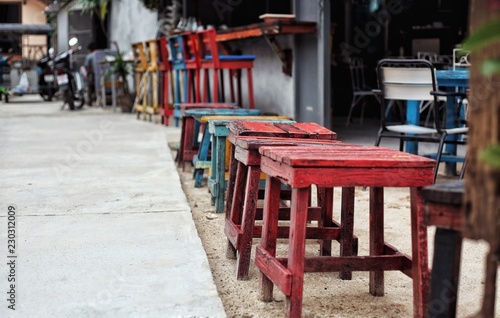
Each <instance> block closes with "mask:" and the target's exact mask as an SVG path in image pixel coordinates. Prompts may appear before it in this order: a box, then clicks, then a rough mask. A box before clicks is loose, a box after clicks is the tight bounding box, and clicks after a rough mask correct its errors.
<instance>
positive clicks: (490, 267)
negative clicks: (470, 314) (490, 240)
mask: <svg viewBox="0 0 500 318" xmlns="http://www.w3.org/2000/svg"><path fill="white" fill-rule="evenodd" d="M497 269H498V261H497V256H496V255H495V252H494V247H493V246H492V245H490V252H489V253H488V255H487V256H486V276H485V283H484V296H483V306H482V308H481V314H482V317H493V316H494V315H495V293H496V282H497Z"/></svg>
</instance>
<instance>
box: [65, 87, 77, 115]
mask: <svg viewBox="0 0 500 318" xmlns="http://www.w3.org/2000/svg"><path fill="white" fill-rule="evenodd" d="M65 100H66V103H68V106H69V109H70V110H75V98H74V96H73V94H72V93H71V89H67V90H66V98H65Z"/></svg>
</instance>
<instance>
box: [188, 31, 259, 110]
mask: <svg viewBox="0 0 500 318" xmlns="http://www.w3.org/2000/svg"><path fill="white" fill-rule="evenodd" d="M215 37H216V31H215V29H208V30H203V31H199V32H198V33H197V40H198V43H199V45H198V46H197V47H198V51H197V53H198V60H199V61H200V62H201V69H202V70H204V71H205V72H204V83H203V87H204V89H203V90H204V91H203V101H204V102H208V101H209V100H210V98H209V94H211V101H212V102H225V97H224V95H225V93H224V82H223V81H224V74H223V71H224V70H229V74H230V78H229V84H230V85H229V87H230V93H231V102H233V103H235V102H236V103H237V104H238V105H240V106H241V107H243V106H244V104H243V99H242V89H241V70H244V69H246V71H247V83H248V101H249V102H248V107H249V108H251V109H253V108H255V101H254V95H253V79H252V68H253V61H254V60H255V56H254V55H219V51H218V47H217V42H216V39H215ZM210 70H212V78H213V80H212V83H211V84H212V92H211V93H209V71H210ZM233 73H236V74H237V77H236V79H237V88H238V92H237V93H238V98H237V99H236V98H235V94H234V84H233V81H232V79H231V75H232V74H233ZM219 76H220V81H219ZM219 89H220V91H219Z"/></svg>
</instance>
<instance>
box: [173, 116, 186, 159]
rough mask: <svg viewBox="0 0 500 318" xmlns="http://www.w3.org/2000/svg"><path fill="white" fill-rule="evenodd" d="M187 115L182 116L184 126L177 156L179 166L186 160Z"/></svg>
mask: <svg viewBox="0 0 500 318" xmlns="http://www.w3.org/2000/svg"><path fill="white" fill-rule="evenodd" d="M186 129H187V127H186V117H182V127H181V141H180V142H179V150H177V156H176V157H175V159H176V161H177V167H180V166H181V164H183V162H184V151H185V149H186V148H185V145H184V143H185V141H186Z"/></svg>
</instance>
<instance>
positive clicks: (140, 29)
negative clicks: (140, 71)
mask: <svg viewBox="0 0 500 318" xmlns="http://www.w3.org/2000/svg"><path fill="white" fill-rule="evenodd" d="M157 17H158V14H157V13H156V12H152V11H150V10H148V9H146V8H144V6H143V5H142V3H141V2H139V0H126V1H124V0H121V1H116V0H115V1H113V5H112V10H111V22H110V26H109V30H110V36H111V40H112V41H116V42H117V43H118V45H119V47H120V50H121V51H124V52H128V51H131V46H130V44H131V43H134V42H142V41H146V40H150V39H154V38H155V37H156V29H157V19H158V18H157Z"/></svg>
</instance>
